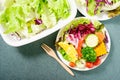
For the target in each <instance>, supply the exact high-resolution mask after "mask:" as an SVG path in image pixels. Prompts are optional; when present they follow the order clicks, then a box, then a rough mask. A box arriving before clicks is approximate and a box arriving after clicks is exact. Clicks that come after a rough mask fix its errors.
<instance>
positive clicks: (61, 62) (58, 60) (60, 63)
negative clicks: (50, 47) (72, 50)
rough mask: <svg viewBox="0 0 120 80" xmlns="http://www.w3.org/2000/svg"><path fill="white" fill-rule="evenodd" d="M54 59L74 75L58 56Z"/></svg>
mask: <svg viewBox="0 0 120 80" xmlns="http://www.w3.org/2000/svg"><path fill="white" fill-rule="evenodd" d="M55 59H56V61H57V62H58V63H59V64H60V65H61V66H62V67H63V68H64V69H65V70H66V71H67V72H68V73H69V74H70V75H72V76H74V73H73V72H72V71H71V70H70V69H69V68H68V67H67V66H66V65H65V64H64V63H63V62H61V61H60V60H59V59H58V57H56V58H55Z"/></svg>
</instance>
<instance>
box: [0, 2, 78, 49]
mask: <svg viewBox="0 0 120 80" xmlns="http://www.w3.org/2000/svg"><path fill="white" fill-rule="evenodd" d="M1 1H2V0H1ZM1 1H0V2H1ZM3 1H4V0H3ZM68 2H69V4H70V8H71V11H70V14H71V15H70V16H69V17H68V18H67V19H65V20H59V22H58V24H56V25H55V26H54V27H53V28H51V29H47V30H44V31H42V32H41V33H39V34H37V35H35V36H32V37H31V38H25V39H22V40H15V39H14V38H13V37H12V36H11V35H9V34H8V35H6V34H3V32H4V29H3V28H2V26H0V34H1V36H2V38H3V40H4V41H5V42H6V43H7V44H8V45H11V46H14V47H18V46H22V45H25V44H28V43H31V42H34V41H36V40H39V39H41V38H43V37H45V36H48V35H50V34H51V33H53V32H55V31H57V30H58V29H60V28H61V27H62V26H64V25H66V24H67V23H69V22H70V21H71V20H73V19H74V18H75V16H76V13H77V8H76V5H75V2H74V1H73V0H68Z"/></svg>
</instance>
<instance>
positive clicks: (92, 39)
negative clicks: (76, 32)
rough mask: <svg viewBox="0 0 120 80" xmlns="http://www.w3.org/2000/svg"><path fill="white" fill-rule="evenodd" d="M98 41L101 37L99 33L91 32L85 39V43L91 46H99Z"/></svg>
mask: <svg viewBox="0 0 120 80" xmlns="http://www.w3.org/2000/svg"><path fill="white" fill-rule="evenodd" d="M98 42H99V39H98V37H97V35H95V34H89V35H88V36H87V37H86V39H85V43H86V45H87V46H89V47H95V46H97V45H98Z"/></svg>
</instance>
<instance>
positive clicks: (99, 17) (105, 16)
mask: <svg viewBox="0 0 120 80" xmlns="http://www.w3.org/2000/svg"><path fill="white" fill-rule="evenodd" d="M77 1H78V0H75V3H76V6H77V8H78V10H79V11H80V12H81V13H82V14H83V15H84V16H85V17H88V18H91V19H96V20H100V21H102V20H108V19H111V18H112V17H108V12H107V11H105V12H101V13H100V14H97V15H94V16H90V15H89V14H88V13H87V11H86V7H85V6H84V5H81V4H79V2H77ZM83 1H84V0H83Z"/></svg>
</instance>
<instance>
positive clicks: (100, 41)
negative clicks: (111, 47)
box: [56, 17, 109, 69]
mask: <svg viewBox="0 0 120 80" xmlns="http://www.w3.org/2000/svg"><path fill="white" fill-rule="evenodd" d="M108 42H109V40H108V36H107V35H106V30H105V28H104V25H103V24H102V23H100V22H99V21H96V20H94V21H91V20H90V19H87V18H84V17H82V18H77V19H75V20H73V21H72V22H71V23H70V24H68V25H66V26H65V28H64V29H63V30H62V31H61V32H60V33H59V35H58V40H57V41H56V48H57V51H58V52H59V53H60V54H61V55H62V57H63V58H64V59H65V60H66V61H67V62H68V65H69V66H70V67H72V68H78V69H85V68H88V69H89V68H93V67H96V66H98V65H99V64H101V59H102V58H101V57H102V56H104V55H106V54H107V53H108V49H107V47H108V46H107V44H108Z"/></svg>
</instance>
